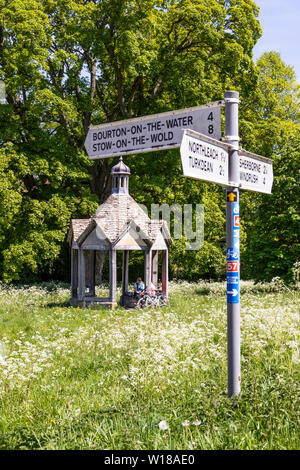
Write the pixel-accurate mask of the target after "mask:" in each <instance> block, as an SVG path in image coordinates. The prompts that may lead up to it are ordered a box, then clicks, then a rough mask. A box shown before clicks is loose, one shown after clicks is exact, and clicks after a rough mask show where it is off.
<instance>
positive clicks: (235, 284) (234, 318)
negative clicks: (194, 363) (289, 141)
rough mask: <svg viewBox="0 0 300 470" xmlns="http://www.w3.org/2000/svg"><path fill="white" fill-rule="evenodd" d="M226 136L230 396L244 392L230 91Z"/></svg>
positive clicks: (235, 126)
mask: <svg viewBox="0 0 300 470" xmlns="http://www.w3.org/2000/svg"><path fill="white" fill-rule="evenodd" d="M224 98H225V133H226V137H225V139H226V143H228V144H230V145H231V150H230V151H229V175H228V176H229V184H232V187H231V188H229V189H227V190H226V260H227V261H226V264H227V269H226V271H227V356H228V396H229V397H232V396H234V395H238V394H239V393H240V390H241V372H240V233H239V232H240V230H239V189H238V185H239V181H240V177H239V152H238V149H239V123H238V105H239V93H238V92H236V91H226V92H225V94H224Z"/></svg>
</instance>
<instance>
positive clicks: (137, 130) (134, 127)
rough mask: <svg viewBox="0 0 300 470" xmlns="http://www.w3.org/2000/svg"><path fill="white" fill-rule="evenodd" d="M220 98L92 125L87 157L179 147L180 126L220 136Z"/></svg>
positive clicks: (217, 137) (87, 142)
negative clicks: (210, 101)
mask: <svg viewBox="0 0 300 470" xmlns="http://www.w3.org/2000/svg"><path fill="white" fill-rule="evenodd" d="M222 103H223V102H222V101H217V102H215V103H208V104H206V105H203V106H196V107H194V108H186V109H179V110H177V111H170V112H167V113H161V114H155V115H151V116H143V117H140V118H134V119H127V120H124V121H117V122H111V123H107V124H100V125H99V126H91V127H90V129H89V131H88V134H87V137H86V141H85V148H86V151H87V153H88V155H89V157H90V158H106V157H112V156H117V155H129V154H132V153H141V152H151V151H155V150H167V149H169V148H176V147H180V144H181V139H182V134H183V130H182V129H183V128H190V129H194V130H196V131H198V132H202V133H203V134H205V135H209V136H211V137H213V138H216V139H220V138H221V105H222Z"/></svg>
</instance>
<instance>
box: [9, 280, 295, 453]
mask: <svg viewBox="0 0 300 470" xmlns="http://www.w3.org/2000/svg"><path fill="white" fill-rule="evenodd" d="M241 289H242V295H241V303H242V308H241V335H242V363H241V367H242V374H241V377H242V393H241V395H240V397H239V398H238V400H237V402H238V406H237V407H236V408H235V407H233V404H232V402H231V401H230V400H229V399H228V398H227V356H226V297H225V283H205V282H200V283H197V284H191V283H186V282H180V283H179V282H178V283H175V282H174V283H172V282H171V285H170V291H171V292H170V306H169V307H164V308H162V309H161V310H146V311H137V310H124V309H123V308H120V307H119V308H116V309H115V310H113V311H112V310H108V309H103V308H99V307H98V308H89V309H81V308H74V307H70V306H69V304H68V299H69V290H68V288H67V286H64V285H61V284H55V283H53V284H41V285H38V286H22V287H7V286H4V285H2V286H0V341H1V342H0V449H111V450H115V449H124V450H127V449H131V450H134V449H147V450H152V449H159V450H163V449H168V450H170V449H176V450H177V449H184V450H187V449H190V450H193V449H210V450H211V449H223V450H224V449H298V448H299V415H298V414H297V413H298V412H299V349H298V344H299V343H298V332H299V304H300V302H299V290H298V291H297V290H292V289H288V288H286V287H285V286H284V285H283V284H282V283H281V282H278V280H277V281H276V280H275V281H274V282H272V283H269V284H257V285H254V284H253V283H252V282H242V283H241Z"/></svg>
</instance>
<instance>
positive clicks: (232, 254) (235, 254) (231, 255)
mask: <svg viewBox="0 0 300 470" xmlns="http://www.w3.org/2000/svg"><path fill="white" fill-rule="evenodd" d="M226 259H227V261H235V260H237V259H239V251H238V250H237V249H233V248H227V250H226Z"/></svg>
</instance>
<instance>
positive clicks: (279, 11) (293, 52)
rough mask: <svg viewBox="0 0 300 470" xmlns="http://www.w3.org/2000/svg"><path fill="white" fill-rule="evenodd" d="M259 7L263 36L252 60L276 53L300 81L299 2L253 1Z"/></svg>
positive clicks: (286, 0) (285, 0)
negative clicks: (265, 54) (267, 53)
mask: <svg viewBox="0 0 300 470" xmlns="http://www.w3.org/2000/svg"><path fill="white" fill-rule="evenodd" d="M254 2H255V3H256V5H258V6H259V7H260V13H259V20H260V24H261V26H262V29H263V35H262V37H261V39H260V40H259V41H258V43H257V44H256V46H255V47H254V51H253V52H254V58H255V59H258V58H259V57H260V56H261V54H262V53H263V52H265V51H272V50H273V51H277V52H279V53H280V55H281V58H282V60H283V61H284V62H285V63H286V64H287V65H292V66H293V67H294V69H295V72H296V75H297V80H299V81H300V0H254Z"/></svg>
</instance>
